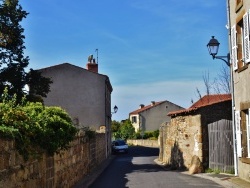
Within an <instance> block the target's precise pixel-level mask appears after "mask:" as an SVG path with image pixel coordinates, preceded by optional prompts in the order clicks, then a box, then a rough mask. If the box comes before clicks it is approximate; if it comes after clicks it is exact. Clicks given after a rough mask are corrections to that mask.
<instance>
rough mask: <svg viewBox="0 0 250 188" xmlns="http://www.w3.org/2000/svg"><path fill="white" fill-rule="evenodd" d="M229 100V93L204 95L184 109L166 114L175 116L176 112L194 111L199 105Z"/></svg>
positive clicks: (203, 105)
mask: <svg viewBox="0 0 250 188" xmlns="http://www.w3.org/2000/svg"><path fill="white" fill-rule="evenodd" d="M230 100H232V98H231V94H216V95H205V96H204V97H202V98H201V99H200V100H198V101H197V102H195V103H194V104H193V105H192V106H190V107H189V108H187V109H185V110H178V111H172V112H169V113H168V116H175V115H178V114H185V113H189V112H191V111H195V110H197V109H199V108H201V107H205V106H209V105H212V104H216V103H220V102H225V101H230Z"/></svg>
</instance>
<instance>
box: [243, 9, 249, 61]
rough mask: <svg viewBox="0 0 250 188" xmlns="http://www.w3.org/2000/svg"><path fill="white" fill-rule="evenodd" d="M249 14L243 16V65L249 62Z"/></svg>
mask: <svg viewBox="0 0 250 188" xmlns="http://www.w3.org/2000/svg"><path fill="white" fill-rule="evenodd" d="M249 45H250V44H249V12H246V13H245V14H244V15H243V49H244V63H249V62H250V51H249V50H250V49H249Z"/></svg>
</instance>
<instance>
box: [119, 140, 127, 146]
mask: <svg viewBox="0 0 250 188" xmlns="http://www.w3.org/2000/svg"><path fill="white" fill-rule="evenodd" d="M117 143H118V145H119V146H122V145H126V143H125V141H124V140H117Z"/></svg>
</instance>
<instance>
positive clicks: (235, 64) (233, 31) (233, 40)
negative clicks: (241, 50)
mask: <svg viewBox="0 0 250 188" xmlns="http://www.w3.org/2000/svg"><path fill="white" fill-rule="evenodd" d="M236 37H237V36H236V26H235V25H233V27H232V28H231V45H232V64H233V70H237V69H238V59H237V41H236Z"/></svg>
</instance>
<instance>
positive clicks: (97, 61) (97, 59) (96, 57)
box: [95, 48, 98, 64]
mask: <svg viewBox="0 0 250 188" xmlns="http://www.w3.org/2000/svg"><path fill="white" fill-rule="evenodd" d="M95 51H96V63H97V64H98V48H96V49H95Z"/></svg>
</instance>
